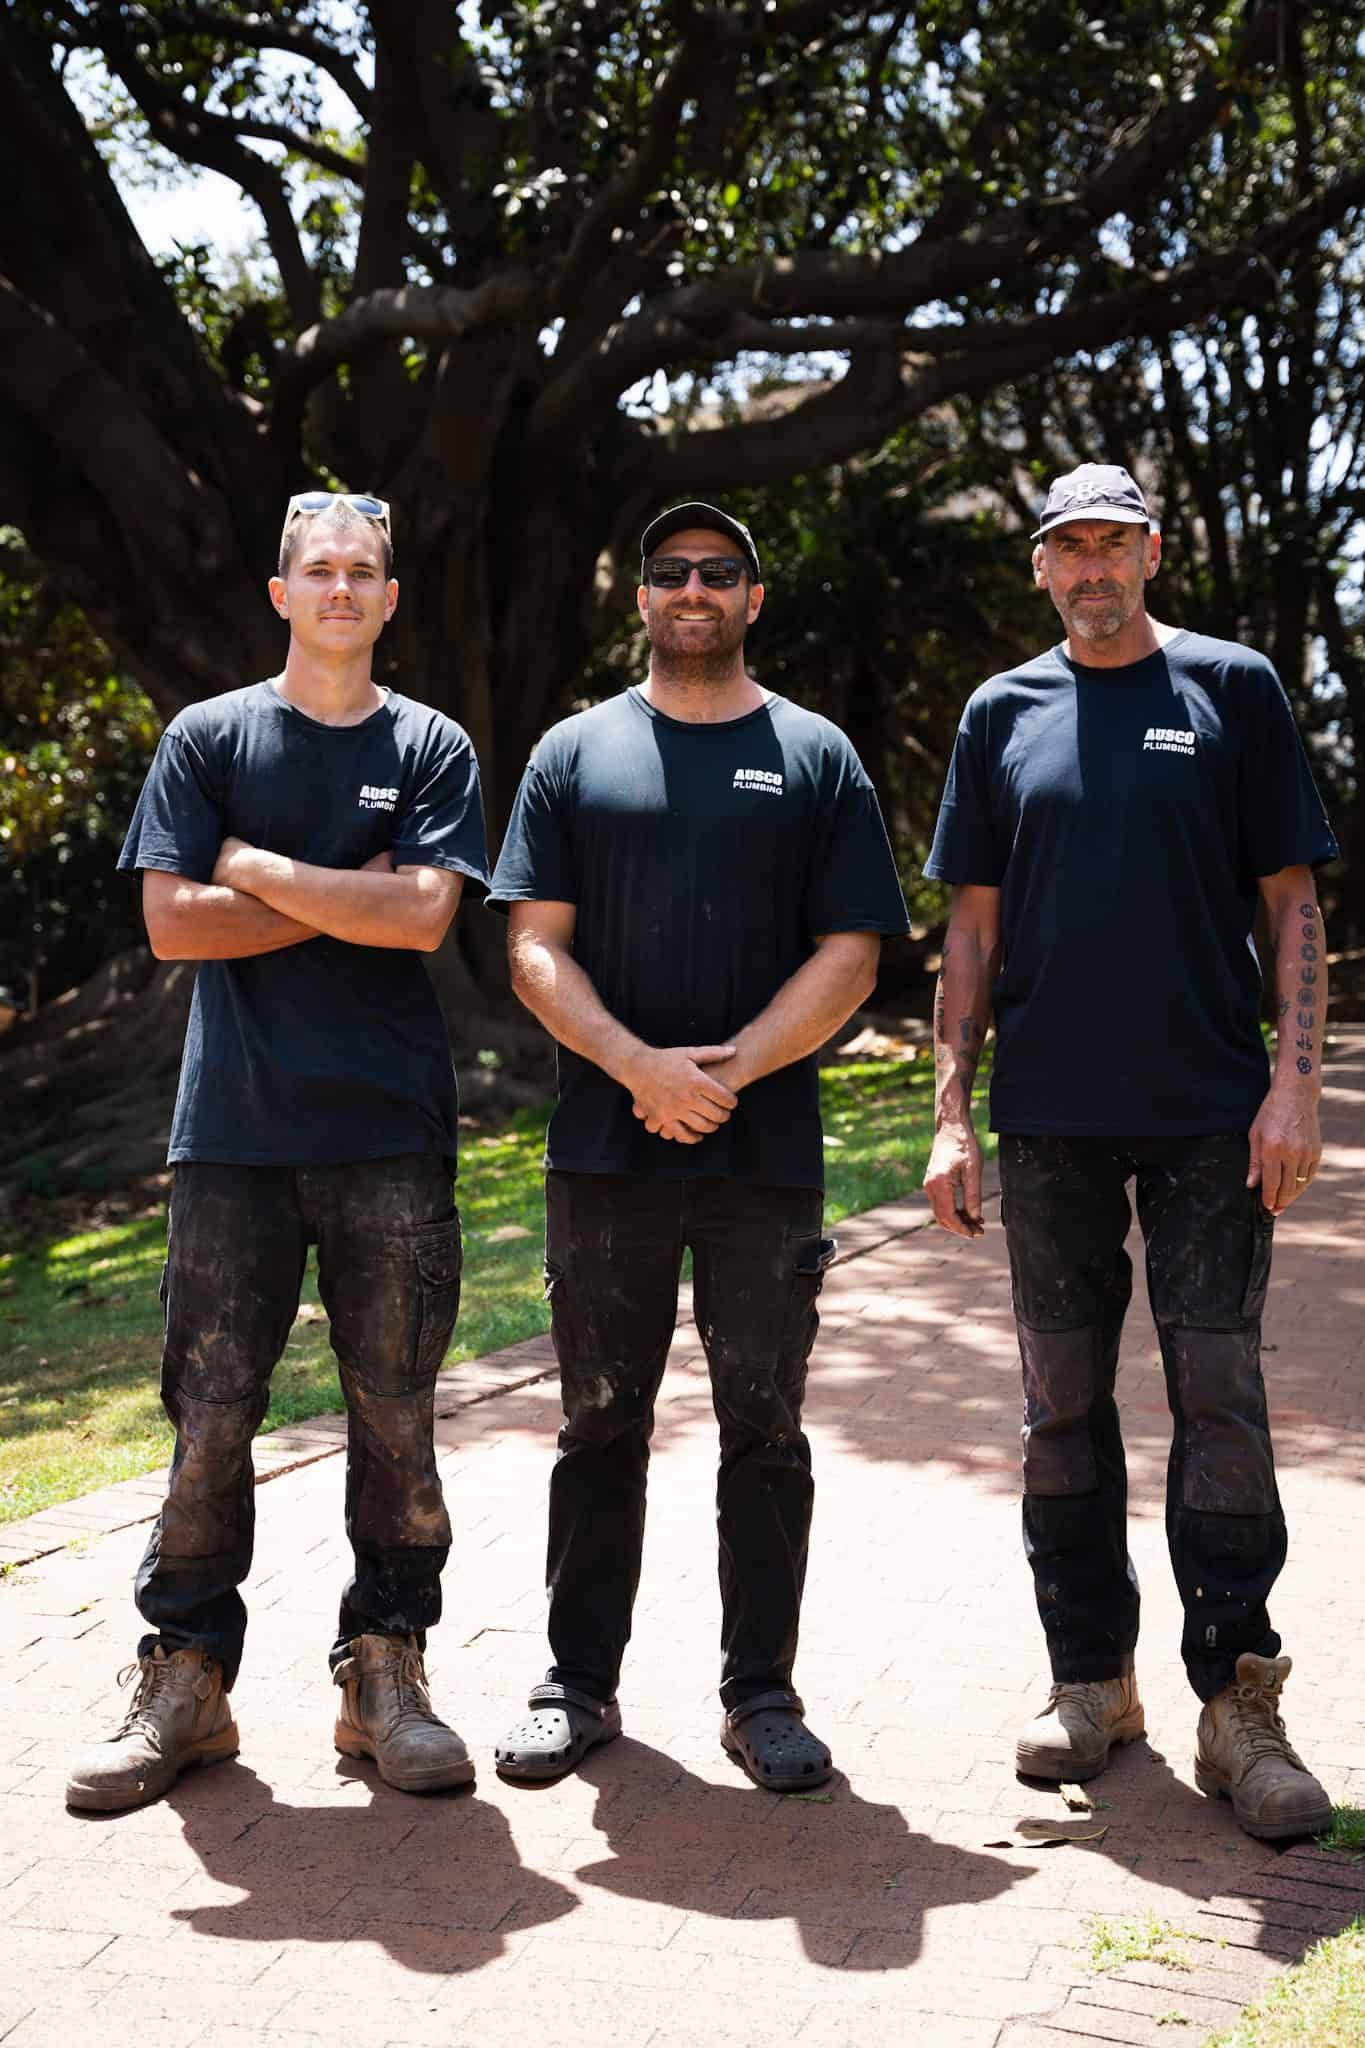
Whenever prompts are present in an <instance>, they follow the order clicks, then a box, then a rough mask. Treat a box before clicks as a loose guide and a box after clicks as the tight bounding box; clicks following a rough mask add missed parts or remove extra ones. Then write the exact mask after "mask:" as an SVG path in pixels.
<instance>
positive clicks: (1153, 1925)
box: [1086, 1913, 1198, 1970]
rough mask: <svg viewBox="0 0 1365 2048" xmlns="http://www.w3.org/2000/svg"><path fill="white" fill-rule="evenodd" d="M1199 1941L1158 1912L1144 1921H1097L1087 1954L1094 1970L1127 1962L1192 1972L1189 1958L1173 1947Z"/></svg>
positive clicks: (1093, 1924)
mask: <svg viewBox="0 0 1365 2048" xmlns="http://www.w3.org/2000/svg"><path fill="white" fill-rule="evenodd" d="M1197 1939H1198V1937H1197V1936H1196V1935H1191V1934H1183V1933H1182V1932H1181V1930H1180V1929H1179V1928H1178V1927H1172V1926H1171V1924H1170V1922H1169V1921H1167V1920H1159V1919H1158V1918H1157V1916H1156V1914H1155V1913H1148V1914H1147V1915H1146V1916H1145V1917H1144V1918H1143V1919H1141V1920H1095V1921H1092V1922H1091V1927H1090V1938H1089V1941H1088V1943H1087V1945H1086V1955H1087V1959H1088V1961H1089V1963H1090V1967H1091V1969H1092V1970H1117V1969H1119V1968H1121V1966H1122V1965H1123V1964H1124V1963H1161V1964H1163V1965H1164V1966H1165V1968H1166V1969H1168V1970H1188V1969H1189V1967H1190V1965H1189V1961H1188V1959H1187V1958H1186V1957H1185V1955H1184V1954H1183V1953H1182V1952H1181V1950H1180V1949H1179V1948H1176V1947H1174V1946H1172V1944H1173V1943H1176V1942H1182V1941H1194V1940H1197Z"/></svg>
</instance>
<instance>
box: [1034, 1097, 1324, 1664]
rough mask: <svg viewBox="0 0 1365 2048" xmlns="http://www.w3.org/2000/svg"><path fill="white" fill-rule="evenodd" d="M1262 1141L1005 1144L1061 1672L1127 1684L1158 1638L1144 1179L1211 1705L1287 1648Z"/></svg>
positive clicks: (1191, 1640) (1190, 1591) (1041, 1559)
mask: <svg viewBox="0 0 1365 2048" xmlns="http://www.w3.org/2000/svg"><path fill="white" fill-rule="evenodd" d="M1247 1159H1248V1147H1247V1140H1246V1139H1245V1138H1244V1137H1200V1138H1048V1137H1040V1138H1027V1137H1002V1138H1001V1140H1000V1184H1001V1189H1002V1193H1003V1197H1004V1218H1005V1232H1006V1236H1007V1238H1008V1241H1009V1254H1010V1273H1011V1277H1012V1280H1013V1284H1014V1312H1015V1317H1016V1320H1017V1322H1018V1326H1019V1350H1020V1354H1021V1357H1022V1359H1023V1366H1024V1551H1025V1554H1026V1556H1027V1557H1028V1560H1029V1563H1030V1565H1031V1566H1032V1569H1033V1579H1034V1588H1035V1591H1036V1594H1037V1599H1038V1611H1039V1614H1040V1615H1041V1617H1042V1622H1043V1628H1044V1630H1045V1632H1046V1635H1047V1643H1048V1651H1049V1654H1050V1656H1051V1660H1052V1675H1053V1677H1054V1678H1055V1679H1094V1678H1112V1677H1115V1676H1116V1675H1117V1674H1118V1672H1119V1671H1120V1670H1121V1669H1122V1668H1123V1666H1124V1663H1125V1660H1126V1659H1127V1658H1128V1657H1129V1656H1130V1655H1131V1654H1132V1650H1133V1646H1134V1644H1135V1643H1136V1641H1137V1633H1138V1584H1137V1575H1136V1573H1135V1572H1134V1570H1133V1564H1132V1559H1131V1558H1130V1557H1129V1555H1128V1542H1127V1534H1126V1527H1125V1523H1126V1503H1127V1477H1126V1473H1125V1469H1124V1459H1123V1442H1122V1439H1121V1437H1120V1435H1119V1418H1118V1410H1117V1408H1116V1407H1115V1404H1114V1375H1115V1369H1116V1366H1117V1363H1118V1351H1119V1336H1120V1333H1121V1331H1122V1328H1123V1317H1124V1311H1125V1310H1126V1308H1127V1306H1128V1299H1129V1295H1130V1294H1131V1292H1132V1278H1133V1276H1132V1266H1131V1263H1130V1261H1129V1259H1128V1256H1127V1254H1126V1252H1125V1251H1124V1249H1123V1240H1124V1238H1125V1236H1126V1235H1127V1232H1128V1226H1129V1223H1130V1221H1131V1218H1132V1211H1131V1210H1130V1208H1129V1205H1128V1196H1127V1193H1126V1183H1127V1182H1128V1181H1129V1180H1130V1179H1132V1180H1134V1181H1135V1183H1136V1195H1137V1213H1138V1222H1139V1224H1140V1226H1141V1229H1142V1234H1143V1238H1144V1239H1145V1241H1146V1246H1147V1288H1148V1293H1149V1295H1150V1298H1151V1303H1152V1312H1153V1314H1154V1316H1155V1318H1156V1327H1157V1335H1158V1337H1159V1339H1160V1343H1161V1357H1162V1363H1163V1365H1164V1367H1165V1374H1166V1397H1167V1400H1168V1401H1169V1403H1170V1409H1171V1419H1172V1423H1173V1435H1172V1440H1171V1455H1170V1463H1169V1466H1168V1469H1167V1476H1166V1535H1167V1541H1168V1543H1169V1546H1170V1553H1171V1563H1172V1565H1173V1566H1174V1569H1175V1578H1176V1584H1177V1586H1178V1587H1179V1590H1180V1598H1181V1601H1182V1602H1183V1604H1184V1609H1185V1626H1184V1634H1183V1637H1182V1641H1181V1653H1182V1655H1183V1657H1184V1660H1185V1669H1186V1671H1187V1673H1188V1674H1189V1679H1190V1683H1191V1685H1192V1686H1193V1687H1194V1690H1195V1691H1196V1693H1197V1694H1198V1695H1199V1697H1200V1699H1203V1700H1207V1699H1211V1698H1212V1697H1213V1695H1214V1693H1216V1692H1218V1691H1219V1690H1220V1689H1221V1688H1222V1687H1223V1686H1225V1685H1227V1684H1228V1683H1229V1682H1230V1681H1231V1679H1232V1677H1233V1673H1234V1670H1235V1667H1236V1663H1237V1659H1238V1657H1239V1656H1240V1655H1241V1653H1242V1652H1243V1651H1244V1650H1255V1651H1256V1652H1258V1654H1260V1655H1261V1656H1265V1657H1273V1656H1274V1655H1275V1654H1276V1652H1277V1651H1278V1650H1279V1647H1280V1639H1279V1637H1278V1636H1277V1635H1276V1634H1275V1633H1274V1631H1273V1630H1272V1629H1271V1626H1270V1617H1269V1615H1268V1614H1267V1612H1266V1601H1267V1599H1268V1597H1269V1594H1270V1589H1271V1587H1272V1586H1273V1585H1274V1583H1275V1580H1276V1579H1277V1578H1278V1576H1279V1573H1280V1569H1281V1567H1282V1566H1283V1564H1284V1559H1285V1525H1284V1516H1283V1514H1282V1513H1281V1510H1280V1498H1279V1493H1278V1491H1277V1489H1276V1485H1275V1465H1274V1460H1273V1458H1272V1455H1271V1448H1270V1429H1269V1424H1268V1422H1267V1419H1266V1403H1265V1388H1264V1386H1263V1384H1262V1381H1261V1363H1260V1347H1261V1310H1262V1307H1263V1306H1264V1303H1265V1295H1266V1283H1267V1281H1268V1280H1269V1277H1270V1249H1271V1237H1272V1233H1273V1229H1274V1224H1273V1220H1272V1218H1271V1217H1270V1216H1269V1215H1268V1214H1267V1212H1266V1210H1265V1208H1264V1207H1263V1205H1262V1202H1261V1197H1260V1190H1259V1189H1249V1188H1248V1187H1247V1186H1246V1176H1247Z"/></svg>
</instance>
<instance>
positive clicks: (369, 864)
mask: <svg viewBox="0 0 1365 2048" xmlns="http://www.w3.org/2000/svg"><path fill="white" fill-rule="evenodd" d="M359 872H360V873H361V874H362V875H391V874H392V873H393V855H392V854H391V853H390V852H389V849H388V848H387V846H386V847H383V848H381V850H380V851H379V852H378V853H372V854H371V855H370V857H369V859H368V860H367V861H362V862H361V864H360V869H359Z"/></svg>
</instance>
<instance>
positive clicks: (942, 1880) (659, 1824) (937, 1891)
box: [574, 1737, 1032, 1970]
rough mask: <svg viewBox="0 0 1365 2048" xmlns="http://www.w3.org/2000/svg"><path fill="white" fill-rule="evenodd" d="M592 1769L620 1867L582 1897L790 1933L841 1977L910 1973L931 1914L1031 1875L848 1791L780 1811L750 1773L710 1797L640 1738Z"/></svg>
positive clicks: (591, 1871)
mask: <svg viewBox="0 0 1365 2048" xmlns="http://www.w3.org/2000/svg"><path fill="white" fill-rule="evenodd" d="M594 1769H595V1771H600V1773H601V1779H602V1782H601V1783H600V1784H599V1785H598V1786H597V1807H596V1810H595V1813H594V1816H593V1825H594V1827H596V1828H597V1829H598V1830H599V1831H600V1832H601V1834H602V1835H603V1836H604V1838H605V1841H606V1845H607V1848H608V1850H609V1851H610V1854H609V1855H608V1856H607V1857H605V1858H604V1859H603V1860H602V1861H601V1862H596V1863H588V1864H585V1865H581V1866H579V1868H578V1869H577V1870H576V1871H575V1873H574V1875H575V1877H576V1878H577V1880H578V1882H579V1883H580V1884H584V1885H595V1886H598V1887H600V1888H601V1889H602V1890H603V1891H606V1892H610V1893H613V1894H615V1895H616V1896H617V1897H619V1898H626V1899H635V1900H643V1901H647V1902H649V1903H650V1904H654V1905H669V1906H675V1907H679V1908H681V1909H682V1910H684V1911H686V1912H690V1913H702V1914H709V1915H714V1916H717V1917H724V1918H728V1919H731V1920H733V1921H735V1922H741V1923H742V1922H746V1921H775V1920H788V1921H791V1922H792V1923H793V1925H794V1926H795V1928H796V1930H797V1933H798V1935H799V1937H800V1941H801V1946H802V1949H803V1951H804V1953H805V1956H806V1958H807V1959H808V1960H809V1961H811V1962H813V1963H818V1964H824V1965H826V1966H827V1967H831V1968H845V1969H867V1970H891V1969H895V1970H902V1969H908V1968H910V1966H911V1965H912V1964H913V1963H914V1962H916V1960H917V1959H918V1957H919V1955H920V1952H921V1949H922V1948H923V1937H924V1919H925V1915H926V1914H927V1913H929V1912H932V1911H933V1910H935V1909H936V1908H939V1907H943V1906H952V1905H958V1904H963V1903H973V1904H976V1903H980V1902H981V1901H983V1900H986V1899H991V1898H994V1897H996V1896H997V1895H998V1894H999V1893H1001V1892H1005V1891H1008V1890H1009V1889H1010V1887H1011V1886H1012V1885H1015V1884H1017V1883H1019V1881H1020V1880H1021V1879H1023V1878H1025V1877H1027V1876H1028V1875H1029V1874H1030V1871H1031V1869H1032V1865H1031V1863H1029V1862H1028V1861H1026V1860H1023V1859H1020V1860H1018V1861H1017V1862H1012V1863H1009V1864H1007V1863H1006V1862H1005V1861H1004V1860H1003V1859H1002V1858H1000V1857H997V1856H988V1855H977V1854H974V1853H972V1852H971V1851H969V1850H966V1849H964V1848H961V1847H959V1846H957V1845H955V1844H953V1843H945V1842H936V1841H934V1840H933V1839H931V1837H929V1836H928V1835H923V1834H917V1833H915V1832H913V1831H912V1829H911V1828H910V1827H909V1826H908V1824H907V1822H906V1820H905V1816H904V1815H903V1814H902V1813H901V1812H900V1810H899V1809H898V1808H897V1807H895V1806H891V1805H881V1804H878V1803H877V1802H875V1801H872V1800H866V1799H860V1798H859V1797H858V1795H857V1794H856V1793H855V1792H854V1791H853V1788H852V1786H851V1785H850V1784H849V1783H848V1781H847V1780H846V1779H844V1778H843V1777H836V1778H835V1779H833V1780H832V1781H831V1783H830V1784H829V1785H828V1786H826V1787H825V1788H823V1790H822V1792H821V1793H819V1794H809V1793H807V1794H803V1795H800V1796H791V1795H788V1796H786V1797H783V1798H781V1799H777V1798H775V1796H774V1795H773V1794H772V1793H769V1792H765V1791H763V1790H761V1789H760V1788H759V1787H757V1786H751V1785H749V1784H748V1781H747V1780H745V1779H744V1778H742V1777H741V1775H740V1774H739V1773H738V1772H736V1781H735V1784H734V1785H733V1786H728V1785H721V1786H717V1785H715V1784H712V1783H710V1782H708V1781H707V1780H705V1779H703V1778H699V1777H697V1776H696V1775H695V1774H694V1773H692V1772H691V1771H688V1770H687V1769H685V1768H684V1767H682V1766H680V1765H679V1764H677V1763H676V1762H675V1761H674V1760H673V1759H672V1758H670V1757H668V1756H665V1755H664V1754H663V1753H662V1752H661V1751H659V1750H656V1749H652V1748H650V1747H649V1746H648V1745H647V1744H645V1743H642V1742H637V1741H635V1740H633V1739H632V1738H630V1737H626V1738H624V1739H623V1740H622V1741H621V1742H619V1743H615V1744H613V1746H612V1750H611V1752H610V1754H609V1755H606V1756H604V1757H603V1758H602V1759H601V1760H597V1759H594ZM826 1801H828V1803H825V1802H826ZM646 1809H647V1817H645V1818H643V1819H642V1818H641V1816H642V1814H645V1813H646Z"/></svg>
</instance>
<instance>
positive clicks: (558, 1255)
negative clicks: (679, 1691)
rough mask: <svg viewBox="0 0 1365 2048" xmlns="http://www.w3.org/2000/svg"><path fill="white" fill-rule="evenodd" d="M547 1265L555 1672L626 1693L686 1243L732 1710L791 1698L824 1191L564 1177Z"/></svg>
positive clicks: (824, 1247)
mask: <svg viewBox="0 0 1365 2048" xmlns="http://www.w3.org/2000/svg"><path fill="white" fill-rule="evenodd" d="M545 1208H546V1229H545V1271H546V1281H547V1287H548V1291H549V1296H550V1304H551V1316H552V1328H553V1333H554V1345H555V1355H556V1356H557V1358H558V1360H559V1376H560V1389H561V1397H562V1401H563V1408H564V1426H563V1428H562V1429H561V1430H560V1432H559V1456H558V1458H557V1460H556V1462H555V1466H554V1471H553V1473H552V1475H551V1479H550V1542H549V1562H548V1578H549V1589H550V1649H551V1653H552V1655H553V1657H554V1664H553V1667H552V1668H551V1671H550V1677H551V1678H553V1679H557V1680H559V1682H560V1683H562V1684H564V1685H572V1686H574V1687H576V1688H579V1689H581V1690H583V1691H585V1692H588V1693H591V1694H592V1695H593V1696H594V1697H595V1698H597V1699H603V1700H607V1699H612V1698H614V1696H615V1693H616V1684H617V1679H618V1677H619V1675H620V1670H621V1658H622V1656H623V1654H624V1652H625V1647H626V1644H627V1642H628V1641H629V1638H630V1618H631V1609H632V1607H633V1606H634V1602H635V1591H636V1587H637V1585H638V1584H639V1578H640V1552H641V1546H642V1544H643V1541H644V1532H645V1476H646V1471H647V1468H648V1465H649V1439H650V1433H651V1431H652V1429H653V1427H654V1402H655V1398H656V1396H657V1394H658V1391H659V1385H660V1382H661V1380H662V1378H663V1371H664V1361H665V1359H666V1358H667V1356H668V1348H669V1345H670V1343H671V1342H672V1338H673V1330H674V1325H675V1323H676V1321H677V1313H678V1275H679V1270H680V1267H681V1264H682V1256H683V1252H684V1250H685V1249H686V1248H687V1247H688V1246H690V1247H691V1250H692V1265H693V1299H694V1307H695V1315H696V1322H697V1329H698V1331H699V1332H700V1334H701V1340H702V1344H703V1346H704V1347H705V1351H706V1358H707V1363H708V1365H709V1367H710V1371H711V1398H712V1403H713V1405H714V1408H715V1412H716V1420H717V1421H718V1423H719V1425H720V1476H719V1481H718V1484H717V1489H716V1519H717V1523H718V1527H719V1532H720V1591H721V1649H722V1667H721V1688H720V1690H721V1698H722V1700H723V1701H724V1703H725V1705H726V1706H727V1707H735V1706H738V1705H739V1703H740V1702H741V1701H742V1700H745V1699H752V1698H754V1697H756V1696H757V1695H758V1694H759V1693H761V1692H770V1691H773V1690H775V1689H780V1690H790V1687H791V1682H792V1665H793V1663H794V1661H795V1658H796V1638H797V1630H798V1626H799V1622H800V1616H801V1593H802V1588H803V1586H804V1584H805V1577H806V1554H807V1550H808V1547H809V1541H810V1523H811V1505H812V1501H813V1497H814V1489H813V1486H812V1483H811V1472H810V1445H809V1444H808V1443H807V1441H806V1438H805V1436H804V1435H803V1434H802V1430H801V1403H802V1400H803V1397H804V1394H805V1386H806V1366H807V1361H808V1360H809V1358H810V1353H811V1346H812V1345H813V1343H814V1342H815V1333H816V1330H817V1328H818V1327H819V1320H820V1319H819V1316H818V1314H817V1312H816V1306H815V1301H816V1296H817V1295H818V1294H819V1292H820V1286H821V1281H822V1278H823V1275H824V1269H825V1267H826V1266H827V1265H828V1264H829V1261H830V1259H831V1258H832V1257H833V1256H834V1243H833V1240H832V1239H830V1238H826V1237H822V1236H821V1234H820V1221H821V1213H822V1208H823V1202H822V1197H821V1195H820V1192H819V1190H818V1189H816V1188H788V1187H755V1186H752V1185H749V1184H747V1183H743V1182H739V1181H732V1180H722V1179H704V1180H691V1181H655V1180H647V1179H644V1178H643V1177H637V1176H634V1175H624V1174H588V1173H561V1172H552V1173H550V1174H549V1175H548V1177H547V1180H546V1189H545Z"/></svg>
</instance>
